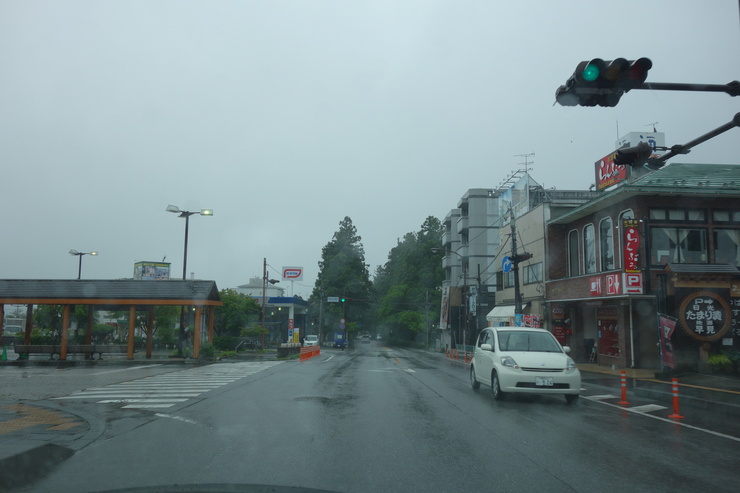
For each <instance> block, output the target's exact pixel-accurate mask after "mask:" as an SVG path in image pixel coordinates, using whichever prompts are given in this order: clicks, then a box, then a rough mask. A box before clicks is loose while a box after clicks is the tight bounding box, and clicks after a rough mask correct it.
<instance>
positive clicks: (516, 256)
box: [511, 253, 532, 264]
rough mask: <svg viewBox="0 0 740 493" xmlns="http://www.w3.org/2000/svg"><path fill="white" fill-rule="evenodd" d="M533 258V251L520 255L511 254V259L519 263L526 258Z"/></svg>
mask: <svg viewBox="0 0 740 493" xmlns="http://www.w3.org/2000/svg"><path fill="white" fill-rule="evenodd" d="M531 258H532V254H531V253H521V254H519V255H512V256H511V261H512V263H514V264H519V263H521V262H524V261H525V260H529V259H531Z"/></svg>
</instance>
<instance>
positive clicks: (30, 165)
mask: <svg viewBox="0 0 740 493" xmlns="http://www.w3.org/2000/svg"><path fill="white" fill-rule="evenodd" d="M641 56H647V57H649V58H651V59H652V61H653V69H652V70H651V71H650V75H649V78H648V80H649V81H653V82H700V83H717V84H720V83H721V84H724V83H727V82H729V81H731V80H736V79H740V14H739V13H738V1H737V0H706V1H701V2H699V1H695V0H693V1H686V0H668V1H631V0H624V1H620V2H597V1H593V0H587V1H567V0H561V1H549V0H541V1H534V0H532V1H527V0H519V1H511V2H502V1H493V0H487V1H465V0H454V1H452V0H450V1H432V0H416V1H410V0H389V1H383V0H371V1H318V0H302V1H280V0H269V1H247V0H241V1H183V0H173V1H155V0H144V1H134V0H126V1H85V2H81V1H69V0H66V1H63V2H60V1H56V0H53V1H33V0H24V1H17V0H12V1H10V0H0V64H1V65H0V67H1V69H0V162H2V175H1V176H2V178H1V179H0V205H1V206H2V210H3V211H4V213H3V214H2V220H0V224H1V225H2V231H3V234H2V241H1V242H0V279H24V278H42V279H43V278H48V279H65V278H67V279H68V278H75V277H76V276H77V258H75V257H72V256H70V255H69V253H68V251H69V250H70V249H76V250H79V251H90V250H97V251H99V252H100V255H99V256H98V257H95V258H91V257H89V256H86V257H85V258H84V261H83V272H82V276H83V278H88V279H92V278H95V279H116V278H122V277H131V276H132V273H133V264H134V263H135V262H137V261H141V260H152V261H159V260H161V259H162V258H163V257H164V256H165V255H166V257H167V261H168V262H171V263H172V273H173V277H179V276H181V273H182V260H183V259H182V255H183V251H182V250H183V239H184V229H185V224H184V220H183V219H179V218H178V217H177V216H175V215H174V214H171V213H167V212H165V208H166V207H167V205H168V204H174V205H177V206H179V207H180V208H181V209H189V210H199V209H201V208H212V209H213V210H214V216H213V217H200V216H193V217H192V218H191V219H190V238H189V244H188V272H194V273H195V277H196V278H200V279H214V280H216V282H217V285H218V287H219V288H220V289H223V288H228V287H235V286H237V285H239V284H243V283H246V282H248V280H249V278H250V277H252V276H261V273H262V259H263V258H265V257H266V258H267V261H268V263H269V264H270V265H271V266H273V267H274V268H275V269H277V270H276V271H271V272H272V274H271V275H273V276H278V275H279V273H278V272H277V271H279V270H280V268H281V267H282V266H303V267H304V269H305V275H306V277H305V280H304V281H303V282H302V283H301V284H297V285H296V286H295V291H294V293H295V294H299V295H302V296H304V297H306V296H308V295H309V294H310V291H311V287H312V285H313V282H314V280H315V277H316V274H317V270H318V266H317V263H318V261H319V259H320V256H321V248H322V247H323V246H324V245H325V244H326V243H327V242H328V241H329V240H330V239H331V237H332V235H333V233H334V232H335V231H336V230H337V229H338V225H339V222H340V221H341V220H342V218H343V217H344V216H349V217H351V218H352V220H353V222H354V224H355V226H356V227H357V230H358V233H359V234H360V235H361V236H362V242H363V244H364V246H365V253H366V259H367V261H368V262H369V263H370V264H371V271H374V270H375V267H376V266H377V265H380V264H383V263H385V261H386V260H387V254H388V252H389V250H390V249H391V248H392V247H393V246H394V245H395V244H396V241H397V239H398V238H400V237H402V236H403V235H404V234H405V233H407V232H410V231H417V230H418V229H419V227H420V226H421V224H422V223H423V222H424V220H425V218H426V217H427V216H430V215H431V216H436V217H438V218H440V219H443V218H444V216H445V214H446V213H447V212H449V210H450V209H452V208H454V207H456V205H457V203H458V200H459V199H460V197H461V196H462V195H463V194H464V193H465V191H466V190H468V189H470V188H479V187H480V188H482V187H496V186H497V185H498V184H499V183H501V182H502V181H503V180H504V179H505V178H506V176H507V175H508V174H509V173H510V172H511V171H512V170H515V169H518V168H520V167H521V165H520V164H519V163H522V162H523V158H522V157H518V156H517V155H520V154H528V153H535V156H534V165H533V170H532V176H533V177H534V178H535V180H537V181H538V182H539V183H541V184H543V185H545V186H546V187H548V188H550V187H556V188H559V189H587V188H588V187H589V185H591V184H592V183H593V181H594V173H593V163H594V162H595V161H596V160H597V159H599V158H601V157H602V156H604V155H606V154H608V153H609V152H611V151H612V150H614V143H615V140H616V139H617V137H618V135H623V134H626V133H627V132H630V131H648V130H651V129H652V126H651V125H652V123H653V122H658V123H657V125H656V126H657V130H658V131H662V132H665V134H666V140H667V143H668V145H672V144H677V143H685V142H687V141H689V140H691V139H693V138H695V137H698V136H699V135H702V134H704V133H706V132H708V131H710V130H712V129H714V128H716V127H718V126H720V125H721V124H723V123H726V122H728V121H730V120H731V119H732V116H733V115H734V114H735V113H736V112H738V110H739V109H740V98H732V97H730V96H728V95H725V94H721V93H716V94H715V93H686V92H681V93H679V92H665V91H660V92H659V91H633V92H631V93H629V94H627V95H625V96H624V97H623V98H622V100H621V102H620V103H619V105H618V106H617V107H616V108H582V107H572V108H566V107H562V106H559V105H555V106H553V102H554V100H555V97H554V94H555V90H556V88H557V87H558V86H559V85H561V84H563V83H564V82H565V80H566V78H567V77H568V76H569V75H570V74H571V73H572V72H573V70H574V69H575V66H576V65H577V64H578V62H580V61H581V60H587V59H591V58H594V57H600V58H603V59H607V60H608V59H613V58H616V57H625V58H628V59H635V58H639V57H641ZM738 151H740V129H734V130H732V131H730V132H727V133H725V134H724V135H722V136H720V137H718V138H715V139H713V140H711V141H709V142H708V143H705V144H703V145H701V146H700V147H697V148H696V149H695V150H693V151H692V152H691V154H689V155H688V156H684V157H681V158H680V159H678V160H677V161H681V162H699V163H730V164H736V163H738V162H740V158H739V157H738ZM286 287H287V286H286Z"/></svg>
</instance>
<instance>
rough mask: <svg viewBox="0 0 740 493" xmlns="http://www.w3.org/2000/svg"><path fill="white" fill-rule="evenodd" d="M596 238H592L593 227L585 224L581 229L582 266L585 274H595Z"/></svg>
mask: <svg viewBox="0 0 740 493" xmlns="http://www.w3.org/2000/svg"><path fill="white" fill-rule="evenodd" d="M595 242H596V237H595V236H594V225H593V224H587V225H586V227H585V228H583V265H584V268H585V271H584V272H585V273H586V274H593V273H594V272H596V243H595Z"/></svg>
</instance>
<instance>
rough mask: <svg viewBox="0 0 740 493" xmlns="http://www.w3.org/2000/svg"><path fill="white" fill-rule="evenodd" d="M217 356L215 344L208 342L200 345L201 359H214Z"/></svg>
mask: <svg viewBox="0 0 740 493" xmlns="http://www.w3.org/2000/svg"><path fill="white" fill-rule="evenodd" d="M215 357H216V348H214V347H213V344H210V343H206V344H203V345H202V346H201V347H200V359H209V360H210V359H214V358H215Z"/></svg>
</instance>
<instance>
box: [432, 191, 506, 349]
mask: <svg viewBox="0 0 740 493" xmlns="http://www.w3.org/2000/svg"><path fill="white" fill-rule="evenodd" d="M497 197H498V195H497V193H496V191H495V190H493V189H487V188H473V189H470V190H468V191H467V192H465V194H464V195H463V196H462V198H461V199H460V201H459V202H458V204H457V208H455V209H452V210H451V211H450V212H449V213H448V214H447V216H446V217H445V219H444V226H445V233H444V236H443V239H442V248H441V250H443V252H442V253H443V255H444V256H443V258H442V265H443V267H444V270H445V279H444V281H443V285H442V289H443V300H442V315H441V317H440V327H439V328H440V340H441V343H442V345H443V346H445V345H447V346H455V345H457V344H462V343H463V341H464V340H468V341H470V340H471V337H474V335H475V334H477V331H478V329H479V328H480V327H481V326H482V325H485V313H486V307H487V306H488V304H489V302H488V300H489V299H491V298H493V294H494V291H495V276H494V272H495V271H494V269H493V257H494V252H495V251H496V250H497V248H498V245H499V241H500V240H499V233H498V231H499V226H500V224H499V204H498V198H497Z"/></svg>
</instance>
